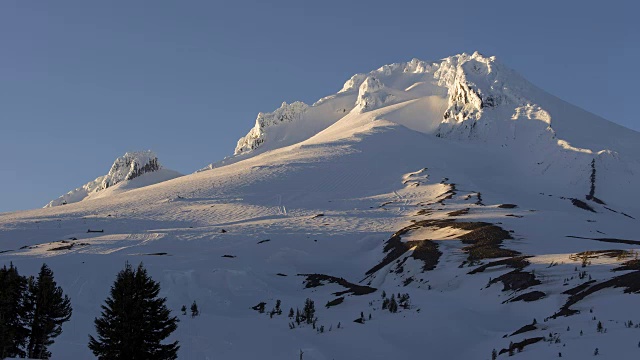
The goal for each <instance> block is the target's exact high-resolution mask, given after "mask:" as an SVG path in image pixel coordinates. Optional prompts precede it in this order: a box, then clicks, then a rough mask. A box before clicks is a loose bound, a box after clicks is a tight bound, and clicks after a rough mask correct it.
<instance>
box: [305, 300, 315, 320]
mask: <svg viewBox="0 0 640 360" xmlns="http://www.w3.org/2000/svg"><path fill="white" fill-rule="evenodd" d="M303 312H304V318H305V319H306V321H307V324H311V323H313V320H315V314H316V307H315V304H314V303H313V300H311V299H307V300H306V301H305V303H304V310H303Z"/></svg>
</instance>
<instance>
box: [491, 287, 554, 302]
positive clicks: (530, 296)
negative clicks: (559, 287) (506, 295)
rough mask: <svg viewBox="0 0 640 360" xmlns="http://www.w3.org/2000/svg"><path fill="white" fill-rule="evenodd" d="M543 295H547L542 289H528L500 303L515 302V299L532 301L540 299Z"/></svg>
mask: <svg viewBox="0 0 640 360" xmlns="http://www.w3.org/2000/svg"><path fill="white" fill-rule="evenodd" d="M545 296H547V294H545V293H544V292H542V291H537V290H536V291H530V292H528V293H526V294H522V295H518V296H516V297H514V298H512V299H509V300H505V301H503V302H502V303H503V304H505V303H508V302H516V301H524V302H532V301H537V300H540V299H542V298H544V297H545Z"/></svg>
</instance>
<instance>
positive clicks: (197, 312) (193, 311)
mask: <svg viewBox="0 0 640 360" xmlns="http://www.w3.org/2000/svg"><path fill="white" fill-rule="evenodd" d="M198 315H200V310H198V304H196V301H195V300H194V301H193V304H191V317H192V318H193V317H196V316H198Z"/></svg>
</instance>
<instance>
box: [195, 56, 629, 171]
mask: <svg viewBox="0 0 640 360" xmlns="http://www.w3.org/2000/svg"><path fill="white" fill-rule="evenodd" d="M385 109H388V110H389V111H386V110H385ZM394 109H395V110H394ZM391 112H392V114H391ZM362 113H369V115H368V116H369V117H370V118H371V119H372V120H374V119H377V118H381V119H383V120H388V121H392V122H395V123H397V124H399V125H402V126H405V127H408V128H410V129H412V130H415V131H419V132H422V133H426V134H429V135H435V136H437V137H442V138H448V139H452V140H458V141H480V142H482V143H485V144H490V145H492V146H496V147H504V146H511V145H514V144H515V145H518V146H528V147H529V148H531V149H534V148H535V149H536V151H537V152H539V153H543V152H546V150H549V149H554V150H569V151H578V152H581V153H591V152H593V153H596V152H598V151H602V150H612V151H621V150H623V148H624V150H623V151H624V152H628V150H630V149H632V148H633V144H634V143H635V142H636V141H637V136H636V135H634V134H633V132H628V131H626V129H622V128H620V127H619V126H617V125H615V124H612V123H610V122H608V121H606V120H605V119H602V118H600V117H598V116H595V115H593V114H590V113H588V112H586V111H584V110H581V109H579V108H577V107H575V106H573V105H571V104H567V103H565V102H563V101H562V100H560V99H558V98H556V97H554V96H553V95H551V94H548V93H546V92H545V91H543V90H541V89H539V88H538V87H536V86H535V85H533V84H531V83H530V82H529V81H527V80H526V79H524V78H523V77H522V76H520V75H519V74H518V73H517V72H515V71H513V70H511V69H510V68H508V67H507V66H505V65H503V64H502V63H500V62H499V61H498V60H497V59H496V57H494V56H485V55H482V54H480V53H479V52H474V53H473V54H466V53H463V54H458V55H454V56H450V57H447V58H444V59H441V60H438V61H432V62H429V61H422V60H418V59H413V60H411V61H409V62H401V63H394V64H390V65H384V66H382V67H380V68H378V69H376V70H373V71H370V72H368V73H359V74H355V75H353V76H352V77H351V78H350V79H349V80H347V81H346V82H345V83H344V85H343V87H342V89H341V90H340V91H338V92H337V93H335V94H332V95H329V96H326V97H323V98H322V99H320V100H318V101H317V102H316V103H314V104H313V105H312V106H308V105H306V104H304V103H301V102H294V103H292V104H287V103H283V104H282V106H281V107H280V108H278V109H276V110H275V111H274V112H272V113H260V114H258V117H257V119H256V123H255V126H254V127H253V128H252V129H251V130H250V131H249V133H248V134H247V135H246V136H244V137H242V138H241V139H240V140H239V141H238V144H237V146H236V149H235V151H234V156H233V157H230V158H227V159H225V160H224V162H220V163H218V164H212V165H210V166H208V167H207V168H206V169H211V168H214V167H217V166H219V165H223V163H224V164H228V163H232V162H235V161H240V160H241V159H245V158H246V157H247V155H248V154H249V153H251V154H252V155H255V154H257V153H255V152H254V151H255V150H256V149H258V148H260V149H261V151H268V150H273V149H276V148H280V147H284V146H289V145H293V144H295V143H299V142H302V141H305V140H307V139H309V138H311V137H313V136H315V135H316V134H319V133H320V132H322V131H323V130H325V129H326V128H328V127H330V126H332V125H333V124H334V123H336V122H337V121H339V120H340V119H342V118H345V117H347V116H350V114H351V115H354V116H355V115H357V114H362ZM349 119H353V116H350V117H349ZM347 120H348V119H347ZM348 121H350V120H348ZM341 126H342V128H345V126H346V127H348V126H349V125H348V124H342V125H341ZM603 128H607V129H610V130H611V131H613V132H615V133H616V134H617V135H619V136H620V137H621V138H624V140H622V141H617V142H612V141H609V140H608V139H610V138H605V137H602V136H600V135H599V134H600V133H601V132H602V129H603ZM334 133H336V132H334ZM338 133H339V132H338ZM611 138H615V136H614V137H611ZM237 155H242V157H237Z"/></svg>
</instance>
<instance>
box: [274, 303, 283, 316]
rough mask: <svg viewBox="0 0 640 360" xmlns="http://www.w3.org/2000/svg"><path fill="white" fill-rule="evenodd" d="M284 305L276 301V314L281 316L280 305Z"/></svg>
mask: <svg viewBox="0 0 640 360" xmlns="http://www.w3.org/2000/svg"><path fill="white" fill-rule="evenodd" d="M281 304H282V302H281V301H280V300H276V308H275V313H276V314H278V315H280V314H282V309H280V305H281Z"/></svg>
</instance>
